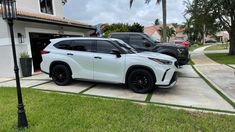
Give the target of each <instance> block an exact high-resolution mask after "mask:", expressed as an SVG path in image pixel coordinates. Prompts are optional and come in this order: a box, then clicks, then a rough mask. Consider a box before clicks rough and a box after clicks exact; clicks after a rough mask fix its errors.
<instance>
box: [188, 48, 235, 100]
mask: <svg viewBox="0 0 235 132" xmlns="http://www.w3.org/2000/svg"><path fill="white" fill-rule="evenodd" d="M207 47H208V46H205V47H202V48H198V49H196V50H195V51H193V52H192V54H191V58H192V61H193V62H194V63H195V67H196V68H197V69H198V70H199V71H200V72H201V73H202V74H203V75H204V76H205V77H206V78H207V79H208V80H209V81H210V82H211V83H212V84H213V85H215V86H216V87H217V88H218V90H220V91H221V92H222V93H224V94H225V95H226V96H227V97H229V98H230V99H231V100H232V101H233V102H235V76H234V71H235V70H234V69H233V68H231V67H229V66H227V65H223V64H218V63H216V62H215V61H213V60H211V59H210V58H208V57H207V56H206V55H205V54H204V49H206V48H207Z"/></svg>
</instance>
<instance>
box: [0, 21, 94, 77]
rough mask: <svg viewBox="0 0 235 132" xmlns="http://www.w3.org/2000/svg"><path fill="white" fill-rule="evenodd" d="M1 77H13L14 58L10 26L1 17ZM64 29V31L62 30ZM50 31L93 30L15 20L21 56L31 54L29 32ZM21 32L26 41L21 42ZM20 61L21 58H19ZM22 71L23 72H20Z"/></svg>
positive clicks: (77, 32) (65, 32)
mask: <svg viewBox="0 0 235 132" xmlns="http://www.w3.org/2000/svg"><path fill="white" fill-rule="evenodd" d="M0 27H1V30H0V77H13V76H14V72H13V68H14V65H13V59H12V50H11V41H10V36H9V33H8V27H7V24H6V22H5V21H3V20H2V18H1V17H0ZM62 30H63V31H62ZM30 32H34V33H47V34H48V33H49V34H59V33H61V32H62V33H64V34H66V35H82V36H87V35H88V34H90V33H91V32H90V31H89V30H85V29H79V28H73V27H61V26H57V25H50V24H41V23H32V22H23V21H15V24H14V35H15V42H16V51H17V56H18V58H19V56H20V53H22V52H28V54H29V55H30V56H31V55H32V53H31V45H30V38H29V33H30ZM18 33H21V34H23V36H24V40H25V42H24V43H19V42H18V38H17V34H18ZM18 61H19V59H18ZM20 73H21V72H20Z"/></svg>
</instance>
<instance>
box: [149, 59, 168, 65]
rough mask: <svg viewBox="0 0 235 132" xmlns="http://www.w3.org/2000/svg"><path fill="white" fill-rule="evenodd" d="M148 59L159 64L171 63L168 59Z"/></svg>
mask: <svg viewBox="0 0 235 132" xmlns="http://www.w3.org/2000/svg"><path fill="white" fill-rule="evenodd" d="M149 59H150V60H153V61H155V62H157V63H159V64H164V65H172V61H168V60H162V59H156V58H149Z"/></svg>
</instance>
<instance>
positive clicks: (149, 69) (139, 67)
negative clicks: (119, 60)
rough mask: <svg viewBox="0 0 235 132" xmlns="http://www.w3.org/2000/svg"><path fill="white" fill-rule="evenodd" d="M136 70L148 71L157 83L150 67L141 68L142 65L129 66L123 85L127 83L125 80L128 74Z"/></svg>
mask: <svg viewBox="0 0 235 132" xmlns="http://www.w3.org/2000/svg"><path fill="white" fill-rule="evenodd" d="M136 69H145V70H147V71H149V72H150V73H151V74H152V76H153V78H154V80H155V82H156V81H157V78H156V75H155V73H154V71H153V69H152V68H150V67H148V66H143V65H133V66H130V67H129V68H128V70H127V72H126V76H125V83H126V81H127V78H128V76H129V74H130V73H131V72H132V71H134V70H136Z"/></svg>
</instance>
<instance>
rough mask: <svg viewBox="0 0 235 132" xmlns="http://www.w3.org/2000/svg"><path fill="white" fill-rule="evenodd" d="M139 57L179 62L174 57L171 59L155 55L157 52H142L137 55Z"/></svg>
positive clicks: (159, 54) (166, 56)
mask: <svg viewBox="0 0 235 132" xmlns="http://www.w3.org/2000/svg"><path fill="white" fill-rule="evenodd" d="M137 55H138V56H141V57H146V58H156V59H163V60H170V61H173V62H174V61H177V60H176V59H175V58H174V57H171V56H169V55H164V54H161V53H155V52H141V53H137Z"/></svg>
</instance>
